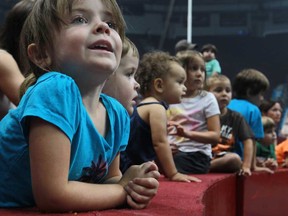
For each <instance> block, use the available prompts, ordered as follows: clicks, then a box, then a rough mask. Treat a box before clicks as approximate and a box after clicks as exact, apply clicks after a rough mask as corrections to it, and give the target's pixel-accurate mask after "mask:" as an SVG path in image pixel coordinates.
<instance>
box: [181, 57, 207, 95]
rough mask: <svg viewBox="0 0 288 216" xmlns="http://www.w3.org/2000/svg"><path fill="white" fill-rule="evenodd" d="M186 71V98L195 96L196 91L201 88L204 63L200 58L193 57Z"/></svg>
mask: <svg viewBox="0 0 288 216" xmlns="http://www.w3.org/2000/svg"><path fill="white" fill-rule="evenodd" d="M186 71H187V80H186V82H185V86H186V88H187V93H186V94H187V97H189V96H195V93H196V92H198V90H200V89H202V88H203V85H204V81H205V63H204V60H203V59H202V58H201V57H198V56H197V57H195V58H194V59H193V61H190V62H189V64H188V67H187V69H186Z"/></svg>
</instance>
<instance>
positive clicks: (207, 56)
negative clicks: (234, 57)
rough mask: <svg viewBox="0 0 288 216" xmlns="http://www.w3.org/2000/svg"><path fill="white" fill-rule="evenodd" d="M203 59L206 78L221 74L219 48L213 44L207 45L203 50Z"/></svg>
mask: <svg viewBox="0 0 288 216" xmlns="http://www.w3.org/2000/svg"><path fill="white" fill-rule="evenodd" d="M201 52H202V55H203V58H204V60H205V67H206V76H207V78H208V77H210V76H212V75H214V74H217V73H219V74H220V73H221V66H220V63H219V61H218V60H217V59H216V54H217V48H216V46H215V45H213V44H205V45H204V46H203V47H202V48H201Z"/></svg>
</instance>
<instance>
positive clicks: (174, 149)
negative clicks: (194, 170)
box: [170, 143, 179, 155]
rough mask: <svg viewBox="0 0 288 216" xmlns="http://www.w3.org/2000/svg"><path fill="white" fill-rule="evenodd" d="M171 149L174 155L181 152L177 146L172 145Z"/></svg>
mask: <svg viewBox="0 0 288 216" xmlns="http://www.w3.org/2000/svg"><path fill="white" fill-rule="evenodd" d="M170 148H171V151H172V154H173V155H174V154H176V153H177V152H178V151H179V150H178V147H177V145H176V144H174V143H172V144H170Z"/></svg>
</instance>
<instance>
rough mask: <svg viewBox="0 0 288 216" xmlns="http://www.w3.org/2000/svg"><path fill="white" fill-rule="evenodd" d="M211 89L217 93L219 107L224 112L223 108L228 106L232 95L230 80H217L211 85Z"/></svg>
mask: <svg viewBox="0 0 288 216" xmlns="http://www.w3.org/2000/svg"><path fill="white" fill-rule="evenodd" d="M209 91H210V92H212V93H213V94H214V95H215V97H216V99H217V101H218V105H219V109H220V110H221V112H222V110H223V109H225V108H226V107H227V105H228V104H229V102H230V100H231V97H232V91H231V83H230V81H228V80H226V81H217V82H215V83H214V84H213V85H212V86H211V87H210V89H209Z"/></svg>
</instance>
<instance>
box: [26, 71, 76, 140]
mask: <svg viewBox="0 0 288 216" xmlns="http://www.w3.org/2000/svg"><path fill="white" fill-rule="evenodd" d="M50 73H51V74H50ZM42 76H43V77H40V78H39V80H38V81H37V83H36V84H35V85H34V86H32V87H30V88H29V89H28V91H27V93H26V94H25V97H26V100H25V104H24V105H23V106H25V109H23V110H24V111H23V114H22V117H21V125H22V128H23V130H24V134H26V136H27V119H28V118H29V117H31V116H34V117H38V118H41V119H43V120H45V121H47V122H49V123H51V124H53V125H55V126H57V127H58V128H59V129H61V130H62V131H63V132H64V133H65V134H66V135H67V137H68V138H69V139H70V141H72V137H73V135H74V133H75V131H76V128H77V125H78V122H79V115H78V114H79V105H80V103H82V102H81V96H80V92H79V90H78V87H77V85H76V84H75V82H74V81H73V80H72V78H70V77H68V76H66V75H63V74H60V73H55V72H49V73H48V74H47V75H46V74H45V75H42Z"/></svg>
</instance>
